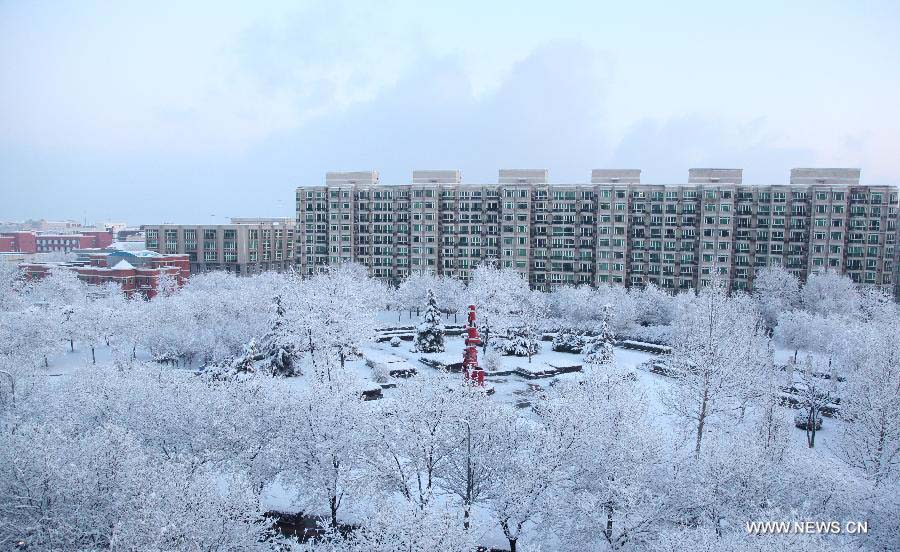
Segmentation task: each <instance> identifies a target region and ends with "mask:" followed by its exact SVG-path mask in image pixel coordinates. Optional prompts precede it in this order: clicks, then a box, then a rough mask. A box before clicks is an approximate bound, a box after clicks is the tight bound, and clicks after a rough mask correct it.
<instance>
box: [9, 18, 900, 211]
mask: <svg viewBox="0 0 900 552" xmlns="http://www.w3.org/2000/svg"><path fill="white" fill-rule="evenodd" d="M0 79H2V85H0V121H2V124H0V219H21V218H41V217H44V218H69V217H72V218H78V219H81V218H85V217H86V218H87V219H88V220H89V221H92V220H100V219H109V220H127V221H129V222H131V223H134V224H140V223H150V222H161V221H185V222H188V221H196V222H203V221H208V220H210V218H211V215H215V216H216V217H218V218H223V217H228V216H263V215H269V216H275V215H282V216H290V215H291V212H292V208H293V204H292V192H293V188H294V187H295V186H297V185H298V184H303V183H317V182H321V181H322V180H323V176H324V172H325V171H326V170H341V169H347V170H350V169H354V170H361V169H370V168H371V169H377V170H379V171H380V173H381V177H382V181H384V182H389V183H399V182H405V181H408V179H409V176H410V172H411V171H412V169H414V168H459V169H461V170H462V174H463V179H464V180H465V181H469V182H474V181H488V182H493V181H495V180H496V172H497V169H499V168H501V167H546V168H549V169H550V174H551V180H552V181H554V182H574V181H584V180H587V179H588V177H589V174H590V169H591V168H599V167H620V168H632V167H633V168H642V169H643V170H644V174H643V177H644V180H645V181H648V182H679V181H683V180H684V179H685V178H686V174H687V169H688V168H689V167H695V166H722V167H735V166H736V167H743V168H744V169H745V172H744V175H745V181H749V182H752V183H782V182H786V181H787V177H788V171H789V169H790V168H791V167H796V166H856V167H861V168H862V169H863V180H864V182H867V183H873V184H874V183H897V182H898V180H900V178H898V176H900V155H898V152H900V105H898V104H900V102H898V99H897V98H900V3H897V2H827V1H818V2H805V1H792V2H767V1H757V2H741V3H738V2H721V1H720V2H641V1H635V2H608V3H607V2H563V1H558V2H553V3H550V2H522V1H519V2H411V1H410V2H407V1H385V2H342V1H334V0H333V1H328V2H283V3H280V2H275V1H269V2H243V3H241V2H182V3H177V2H158V3H150V2H141V3H128V2H101V3H91V2H53V3H51V2H8V1H7V2H0Z"/></svg>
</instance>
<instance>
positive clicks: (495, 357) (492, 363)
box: [482, 347, 503, 372]
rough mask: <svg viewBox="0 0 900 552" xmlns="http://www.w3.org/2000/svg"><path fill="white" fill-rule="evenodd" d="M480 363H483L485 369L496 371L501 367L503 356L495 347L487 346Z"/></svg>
mask: <svg viewBox="0 0 900 552" xmlns="http://www.w3.org/2000/svg"><path fill="white" fill-rule="evenodd" d="M482 364H483V365H484V369H485V370H487V371H489V372H496V371H498V370H502V369H503V357H502V356H501V355H500V352H499V351H498V350H497V349H495V348H493V347H488V348H487V351H486V352H485V353H484V358H483V360H482Z"/></svg>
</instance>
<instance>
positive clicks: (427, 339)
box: [413, 289, 444, 353]
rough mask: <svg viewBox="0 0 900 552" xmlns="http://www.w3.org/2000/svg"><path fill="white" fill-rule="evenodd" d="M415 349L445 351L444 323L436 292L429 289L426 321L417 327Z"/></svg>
mask: <svg viewBox="0 0 900 552" xmlns="http://www.w3.org/2000/svg"><path fill="white" fill-rule="evenodd" d="M413 351H414V352H417V353H442V352H444V324H443V323H442V322H441V313H440V312H439V311H438V308H437V300H436V299H435V298H434V292H433V291H432V290H430V289H429V290H428V306H427V307H426V309H425V319H424V321H423V322H422V323H421V324H419V325H418V326H417V327H416V341H415V345H414V346H413Z"/></svg>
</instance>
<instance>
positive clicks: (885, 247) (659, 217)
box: [296, 169, 900, 293]
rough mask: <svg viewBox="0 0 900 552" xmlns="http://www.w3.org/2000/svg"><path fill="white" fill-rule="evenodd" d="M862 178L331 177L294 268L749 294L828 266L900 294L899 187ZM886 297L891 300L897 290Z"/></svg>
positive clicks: (849, 173) (301, 220)
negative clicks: (496, 270)
mask: <svg viewBox="0 0 900 552" xmlns="http://www.w3.org/2000/svg"><path fill="white" fill-rule="evenodd" d="M859 176H860V171H859V170H858V169H794V170H792V171H791V178H790V183H789V184H774V185H747V184H744V183H743V175H742V170H741V169H691V170H690V171H689V174H688V181H687V183H684V184H673V185H668V184H666V185H663V184H642V183H641V181H640V170H635V169H629V170H611V169H597V170H594V171H593V172H592V174H591V181H590V183H584V184H550V183H549V178H548V171H546V170H543V169H504V170H501V171H500V173H499V178H498V183H497V184H466V183H463V182H462V181H461V178H460V173H459V171H456V170H450V171H437V170H429V171H414V172H413V178H412V182H411V184H401V185H383V184H381V183H380V182H379V177H378V173H377V172H375V171H370V172H342V173H328V174H327V175H326V181H325V184H324V185H318V186H301V187H299V188H297V192H296V202H297V255H296V262H297V264H298V267H299V268H300V270H302V271H303V272H304V273H311V272H313V271H315V269H316V267H317V266H321V265H326V264H336V263H340V262H347V261H356V262H359V263H362V264H364V265H366V266H368V267H369V270H370V272H371V274H373V275H374V276H376V277H379V278H382V279H384V280H386V281H389V282H392V283H396V282H399V281H400V280H402V279H403V278H404V277H406V276H407V275H408V274H409V273H410V272H411V271H416V270H428V271H433V272H436V273H439V274H447V275H451V276H455V277H458V278H461V279H463V280H466V279H468V278H469V275H470V271H471V270H472V268H473V267H474V266H475V265H476V264H477V263H478V262H479V261H481V260H482V259H485V258H496V259H497V260H498V261H499V262H500V263H501V264H502V265H503V266H506V267H510V268H514V269H516V270H518V271H520V272H521V273H522V274H523V275H525V276H526V277H527V278H528V279H529V281H530V282H531V284H532V285H533V286H534V287H536V288H538V289H550V288H553V287H556V286H560V285H565V284H590V285H598V284H602V283H618V284H623V285H626V286H643V285H646V284H647V283H650V282H652V283H654V284H656V285H658V286H660V287H663V288H666V289H670V290H677V289H689V288H694V287H697V286H699V285H702V284H703V283H705V282H706V281H708V280H709V278H710V275H711V274H712V272H713V271H715V270H718V271H719V272H720V273H721V275H722V277H723V278H725V279H726V280H727V281H728V282H729V283H730V285H731V286H732V287H733V288H734V289H747V290H749V289H752V282H753V276H754V273H755V270H756V269H758V268H760V267H764V266H767V265H771V264H780V265H783V266H785V267H786V268H787V269H788V270H790V271H791V272H793V273H794V274H796V275H797V276H798V277H799V278H801V279H805V278H806V276H807V275H808V274H809V273H810V272H811V271H816V270H825V269H828V268H831V269H834V270H837V271H839V272H842V273H846V274H848V275H849V276H850V277H851V278H853V280H854V281H856V282H858V283H860V284H865V285H873V286H878V287H881V288H883V289H885V290H888V291H891V292H894V293H900V287H897V280H898V278H897V272H898V264H900V263H898V247H897V241H898V226H897V211H898V190H897V188H896V187H893V186H863V185H860V184H859ZM895 288H896V289H895Z"/></svg>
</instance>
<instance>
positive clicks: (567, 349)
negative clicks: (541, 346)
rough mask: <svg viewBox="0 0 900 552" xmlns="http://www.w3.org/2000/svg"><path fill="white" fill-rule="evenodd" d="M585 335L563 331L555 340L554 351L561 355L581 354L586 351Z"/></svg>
mask: <svg viewBox="0 0 900 552" xmlns="http://www.w3.org/2000/svg"><path fill="white" fill-rule="evenodd" d="M585 343H586V339H585V337H584V334H581V333H576V332H572V331H570V330H563V331H561V332H559V333H558V334H556V337H554V338H553V346H552V348H553V350H554V351H558V352H560V353H580V352H581V350H582V349H584V345H585Z"/></svg>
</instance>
